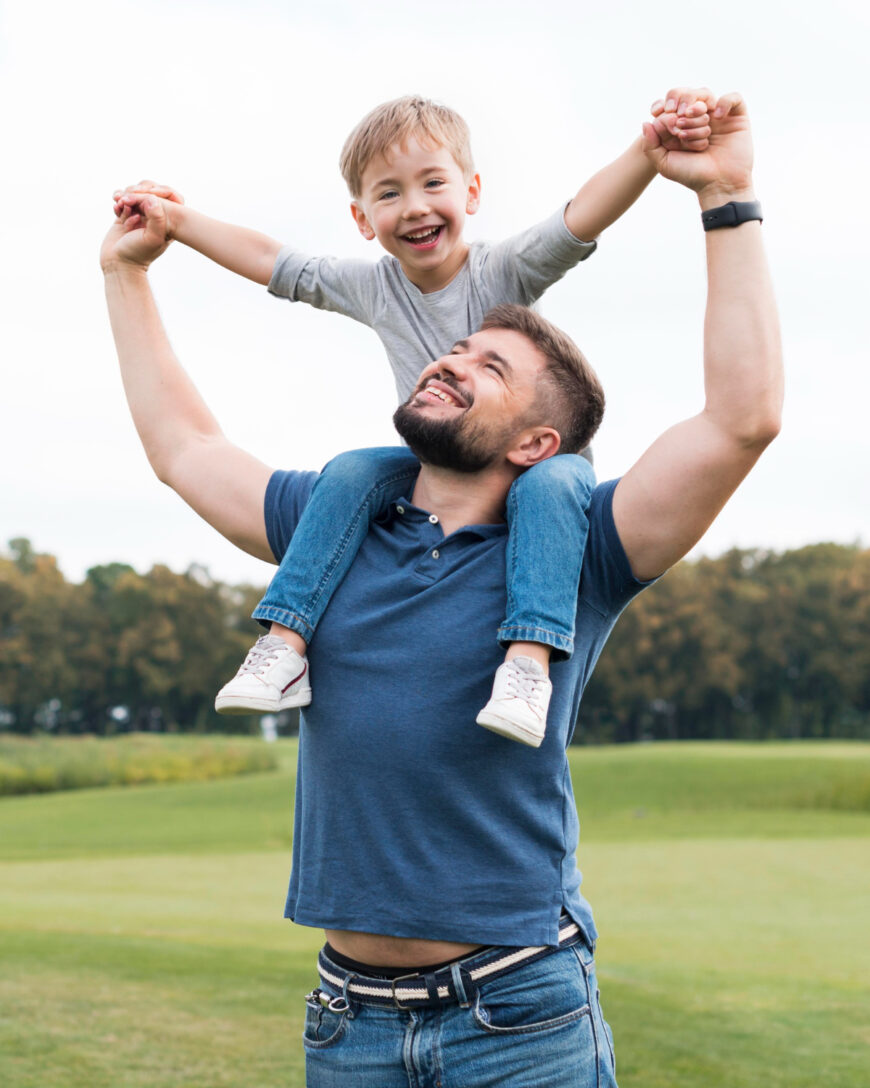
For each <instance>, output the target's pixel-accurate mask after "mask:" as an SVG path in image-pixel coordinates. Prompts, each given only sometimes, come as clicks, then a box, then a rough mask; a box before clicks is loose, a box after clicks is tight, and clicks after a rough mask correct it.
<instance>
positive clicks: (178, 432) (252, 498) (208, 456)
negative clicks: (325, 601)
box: [100, 198, 274, 561]
mask: <svg viewBox="0 0 870 1088" xmlns="http://www.w3.org/2000/svg"><path fill="white" fill-rule="evenodd" d="M141 207H142V212H143V214H144V223H143V222H142V220H141V217H137V220H136V221H135V222H136V224H137V225H136V226H135V227H132V228H131V226H129V225H128V223H127V219H128V218H129V217H128V216H122V217H121V219H120V220H118V221H117V222H116V223H115V224H114V226H113V227H112V228H111V230H110V231H109V233H108V234H107V235H106V238H105V240H104V242H103V245H102V249H101V250H100V263H101V265H102V268H103V273H104V275H105V280H106V300H107V302H108V306H109V316H110V318H111V322H112V332H113V334H114V337H115V345H116V347H117V350H118V360H119V362H120V364H121V377H122V378H123V382H124V390H125V392H126V394H127V403H128V404H129V405H130V411H131V413H132V415H133V421H134V423H135V424H136V429H137V431H138V432H139V437H140V438H141V440H142V445H143V446H144V447H145V453H146V454H147V456H148V460H149V461H150V462H151V466H152V468H153V469H154V471H155V473H156V474H157V476H158V477H159V479H160V480H162V481H163V483H165V484H168V485H169V486H170V487H171V488H173V490H175V491H177V492H178V494H179V495H180V496H181V498H182V499H184V501H185V502H186V503H188V504H189V505H190V506H192V507H193V509H194V510H195V511H196V512H197V513H198V514H199V515H200V516H201V517H203V518H204V519H205V520H206V521H207V522H208V523H209V524H210V525H213V526H214V528H215V529H217V530H218V532H220V533H222V534H223V535H224V536H225V537H227V539H228V540H230V541H232V543H233V544H236V545H237V546H238V547H240V548H242V549H243V550H244V551H246V552H250V553H251V555H256V556H258V557H259V558H261V559H266V560H271V561H274V557H273V555H272V552H271V549H270V548H269V544H268V541H267V538H266V528H265V523H264V520H263V500H264V496H265V492H266V485H267V483H268V480H269V476H270V475H271V470H270V469H269V468H267V467H266V465H264V464H262V463H261V462H259V461H257V460H256V459H255V458H253V457H251V456H250V455H249V454H247V453H245V452H244V451H243V450H240V449H239V448H238V447H237V446H234V445H232V443H230V442H228V441H227V439H226V438H225V437H224V435H223V433H222V432H221V429H220V427H218V425H217V422H216V420H215V418H214V416H213V415H212V414H211V412H210V411H209V410H208V408H207V407H206V405H205V403H204V402H203V400H202V397H201V396H200V395H199V393H198V392H197V390H196V388H195V387H194V385H193V383H192V382H191V380H190V378H189V377H188V376H187V374H186V373H185V372H184V370H183V368H182V367H181V364H180V363H179V362H178V360H177V359H176V357H175V354H174V352H173V351H172V347H171V345H170V343H169V340H168V338H167V336H166V332H165V330H164V328H163V323H162V322H161V320H160V315H159V314H158V312H157V306H156V305H155V302H154V297H153V295H152V293H151V286H150V284H149V283H148V275H147V271H148V266H149V265H150V263H151V262H152V261H153V260H155V259H156V258H157V257H159V256H160V254H161V253H162V252H163V251H164V250H165V249H166V247H167V245H168V241H167V232H166V223H165V216H164V213H163V209H162V207H161V203H160V201H159V200H157V199H155V198H146V199H145V200H144V201H143V202H142V205H141Z"/></svg>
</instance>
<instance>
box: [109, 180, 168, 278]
mask: <svg viewBox="0 0 870 1088" xmlns="http://www.w3.org/2000/svg"><path fill="white" fill-rule="evenodd" d="M171 240H172V235H171V233H170V231H169V224H168V222H167V218H166V211H165V209H164V205H163V202H162V201H161V200H160V199H159V198H158V197H154V196H143V197H140V198H139V199H138V202H136V203H135V204H132V205H129V206H127V205H125V206H124V208H123V210H122V211H121V213H120V215H119V216H118V218H117V219H116V220H115V222H114V224H113V225H112V227H111V228H110V230H109V233H108V234H107V235H106V237H105V238H104V239H103V245H102V247H101V249H100V265H101V267H102V269H103V271H104V272H108V271H111V270H113V269H117V268H119V267H123V266H126V267H128V268H140V269H142V270H143V271H144V270H145V269H147V268H148V266H149V265H150V264H151V262H152V261H154V260H156V259H157V258H158V257H159V256H160V254H161V253H163V251H164V250H165V249H166V247H167V246H168V245H169V243H170V241H171Z"/></svg>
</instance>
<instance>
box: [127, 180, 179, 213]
mask: <svg viewBox="0 0 870 1088" xmlns="http://www.w3.org/2000/svg"><path fill="white" fill-rule="evenodd" d="M134 193H137V194H139V195H144V194H145V193H150V194H151V195H152V196H159V197H161V198H162V199H163V200H171V201H172V203H173V204H183V203H184V197H183V196H182V195H181V193H179V192H178V190H177V189H173V188H172V186H171V185H163V184H161V183H160V182H159V181H151V180H150V178H143V180H142V181H140V182H139V183H138V184H137V185H128V186H127V187H126V188H125V189H116V190H115V191H114V193H112V199H113V201H114V205H115V215H117V216H120V214H121V212H122V211H123V210H124V207H125V206H129V205H130V204H131V203H137V202H136V201H134V200H132V199H131V198H132V195H133V194H134Z"/></svg>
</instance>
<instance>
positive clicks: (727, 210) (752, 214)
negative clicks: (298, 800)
mask: <svg viewBox="0 0 870 1088" xmlns="http://www.w3.org/2000/svg"><path fill="white" fill-rule="evenodd" d="M763 218H764V217H763V216H762V214H761V205H760V204H759V202H758V201H757V200H743V201H738V200H730V201H729V202H728V203H727V204H722V205H721V206H720V207H718V208H710V209H709V210H708V211H706V212H701V222H702V223H703V225H704V230H718V229H719V228H720V227H739V226H740V224H741V223H748V222H749V221H750V220H751V219H757V220H758V221H759V222H761V221H762V219H763Z"/></svg>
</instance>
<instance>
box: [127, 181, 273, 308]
mask: <svg viewBox="0 0 870 1088" xmlns="http://www.w3.org/2000/svg"><path fill="white" fill-rule="evenodd" d="M145 194H148V195H149V196H151V197H152V198H153V199H157V200H160V202H161V204H162V206H163V213H164V217H165V222H166V230H167V239H176V240H177V241H179V242H182V243H183V244H184V245H186V246H190V248H191V249H195V250H196V251H197V252H198V253H202V254H203V256H205V257H208V258H209V259H210V260H212V261H215V262H216V263H217V264H219V265H223V267H224V268H228V269H229V270H230V272H235V273H237V274H238V275H239V276H244V277H245V278H246V279H249V280H253V281H254V282H255V283H260V284H262V285H263V286H265V285H266V284H268V283H269V281H270V280H271V278H272V269H273V268H274V266H275V258H276V257H277V256H278V253H279V251H280V249H281V243H280V242H276V241H275V239H274V238H270V237H269V236H268V235H267V234H261V233H260V232H259V231H256V230H250V229H249V228H247V227H239V226H236V225H234V224H232V223H224V222H222V221H221V220H219V219H211V218H210V217H209V216H207V215H203V214H202V213H201V212H197V211H194V210H193V208H189V207H188V206H187V205H186V204H185V203H184V200H183V198H182V197H181V195H180V194H179V193H178V192H177V191H176V190H175V189H173V188H172V187H171V186H169V185H160V184H157V183H156V182H153V181H140V182H139V183H138V185H135V186H130V187H128V188H127V189H124V190H119V191H118V192H116V193H115V194H114V201H115V215H117V216H119V217H120V216H125V221H126V222H127V223H128V225H129V224H130V223H131V222H132V225H133V226H134V227H135V226H138V225H139V223H140V222H141V216H142V199H143V197H144V195H145Z"/></svg>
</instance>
